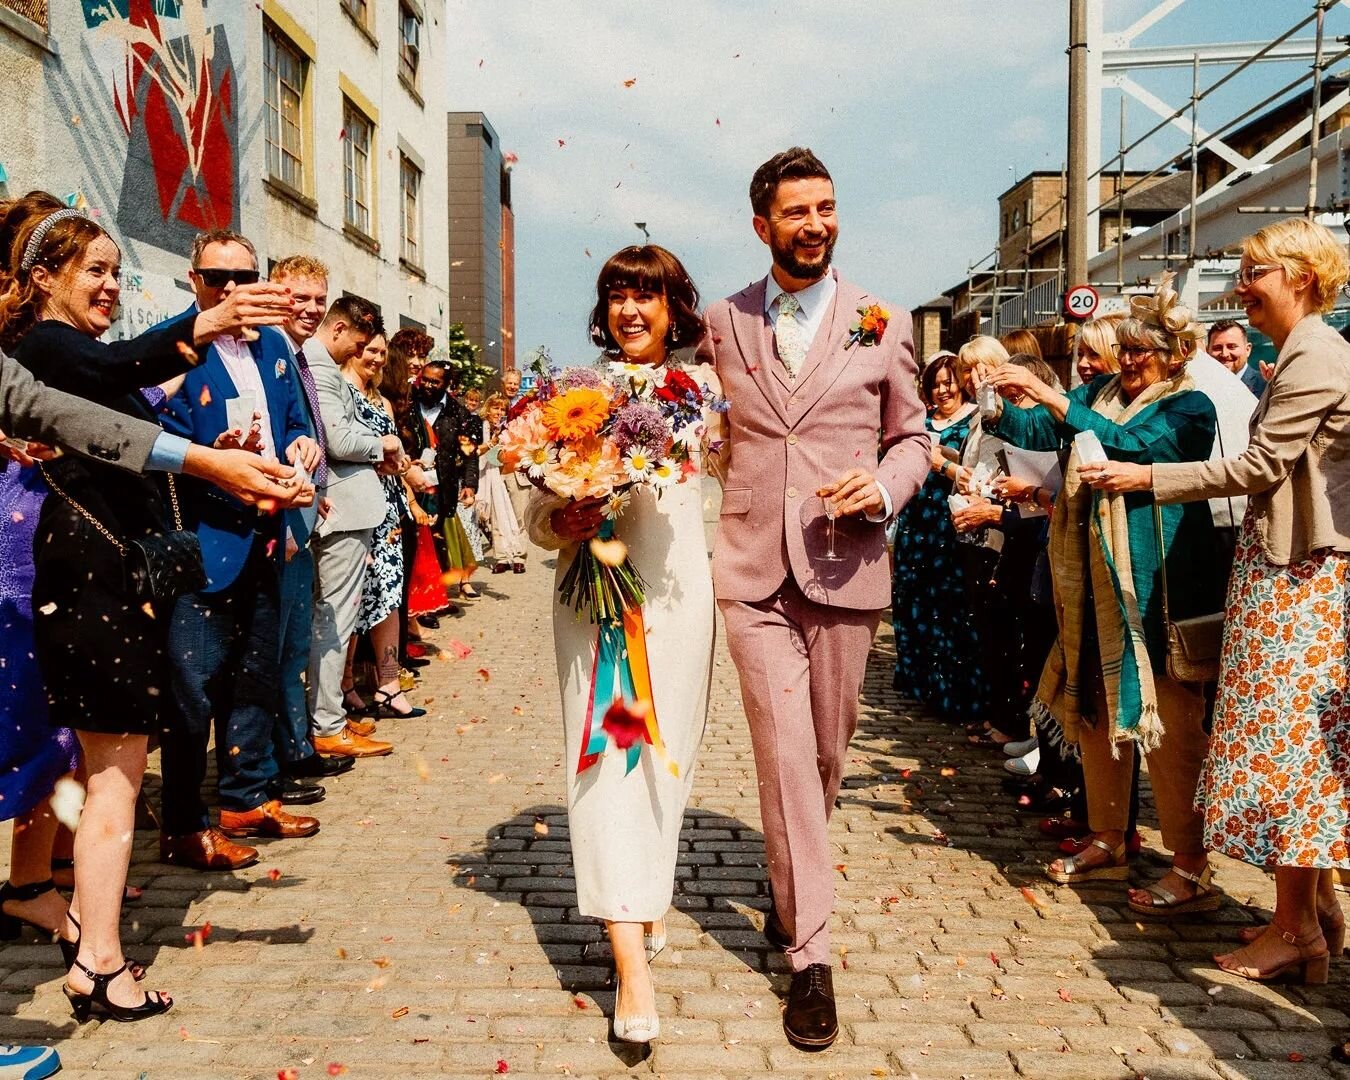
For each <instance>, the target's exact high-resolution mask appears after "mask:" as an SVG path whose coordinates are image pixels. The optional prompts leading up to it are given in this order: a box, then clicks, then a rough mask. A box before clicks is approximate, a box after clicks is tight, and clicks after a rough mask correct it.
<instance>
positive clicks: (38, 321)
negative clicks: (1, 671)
mask: <svg viewBox="0 0 1350 1080" xmlns="http://www.w3.org/2000/svg"><path fill="white" fill-rule="evenodd" d="M0 236H2V237H4V238H5V239H6V240H7V241H8V242H9V243H8V250H6V251H4V252H3V253H0V254H3V256H5V266H4V267H3V269H0V346H3V347H4V348H5V349H7V350H13V352H14V355H15V357H16V358H17V359H18V360H19V362H20V363H22V364H23V365H24V366H25V367H27V368H28V369H29V370H30V371H32V372H33V373H34V374H35V375H36V376H37V377H38V378H40V379H41V380H42V381H43V382H45V383H47V384H48V385H50V386H53V387H56V388H58V389H61V390H65V391H67V392H69V393H72V394H77V395H79V396H81V397H84V398H88V399H90V400H93V401H97V402H99V403H100V404H102V405H106V406H108V407H110V408H113V409H116V410H118V411H120V412H124V413H126V414H128V415H130V416H135V417H138V418H141V419H147V420H153V419H154V414H153V412H152V411H151V410H150V409H149V407H148V406H147V404H146V401H145V399H144V398H143V397H142V396H141V394H140V393H139V388H141V387H151V386H154V385H155V384H157V383H160V382H164V381H166V380H168V379H171V378H173V377H174V376H176V375H178V374H181V373H182V372H184V371H186V370H187V369H188V368H189V367H190V366H192V365H193V364H195V363H197V362H198V359H199V356H198V351H197V350H198V349H201V348H204V347H205V346H206V345H207V344H208V343H209V342H210V341H211V340H212V339H213V338H214V337H215V336H217V335H218V334H221V333H230V332H238V331H239V330H241V329H242V328H244V327H247V326H257V325H265V324H275V323H279V322H281V321H283V320H284V319H285V317H286V313H287V312H288V311H289V307H290V301H289V298H288V297H287V295H286V293H285V290H284V289H282V288H281V287H279V286H272V285H255V286H250V287H246V288H242V289H237V290H235V292H234V294H232V295H231V297H230V298H229V299H227V300H226V301H225V302H224V303H222V304H220V305H219V306H217V307H215V308H212V309H211V310H210V311H208V312H205V313H203V314H200V315H197V316H196V318H195V319H193V318H184V319H182V320H180V321H178V322H176V323H173V324H171V325H169V326H167V327H164V328H162V329H159V330H155V331H151V332H150V333H147V334H144V335H142V336H141V337H139V338H135V339H133V340H131V341H120V342H113V343H111V344H106V345H105V344H102V343H100V342H99V341H98V340H97V339H98V338H99V336H100V335H102V334H103V333H105V332H106V331H107V330H108V328H109V326H110V324H111V321H112V312H113V308H114V306H115V304H116V301H117V296H118V292H119V286H118V273H119V270H120V265H121V253H120V252H119V251H118V248H117V245H116V244H115V243H113V241H112V239H111V238H110V237H109V236H108V235H107V233H105V232H104V231H103V230H102V229H101V228H100V227H99V226H98V225H97V224H95V223H94V222H93V221H90V220H89V219H88V218H86V217H84V216H83V215H82V214H80V213H78V212H76V211H72V210H68V209H67V208H66V207H64V205H63V204H62V203H60V202H59V201H57V200H56V199H55V198H54V197H52V196H50V195H47V194H46V193H43V192H33V193H30V194H29V195H27V196H25V197H24V198H23V199H20V200H17V201H15V202H12V203H8V204H0ZM44 475H45V477H46V479H47V483H48V486H49V487H50V489H51V491H50V494H49V495H48V496H47V498H46V500H45V501H44V503H43V507H42V513H41V517H40V518H39V521H38V529H37V536H36V538H35V541H34V561H35V566H36V574H35V579H34V584H33V610H34V621H35V626H34V637H35V641H36V651H37V658H38V664H39V667H40V669H41V673H42V677H43V680H44V682H45V683H46V687H47V697H48V702H49V705H50V715H51V722H52V723H54V724H60V725H64V726H67V727H71V728H74V729H75V730H76V732H77V734H78V736H79V740H80V747H81V750H82V752H83V756H84V762H85V770H86V772H87V774H88V787H87V792H86V801H85V805H84V811H83V815H82V816H81V819H80V824H79V828H78V829H77V831H76V834H75V894H74V897H73V898H72V900H71V904H70V912H69V915H68V922H69V925H68V926H67V927H66V930H65V932H64V933H63V935H62V940H63V941H64V942H66V943H67V944H66V945H65V947H64V951H66V952H67V958H68V960H69V961H70V972H69V974H68V975H67V978H66V985H65V992H66V996H67V997H68V998H69V999H70V1001H71V1005H72V1007H73V1009H74V1011H75V1015H76V1017H77V1018H78V1019H84V1018H85V1017H86V1016H87V1015H88V1014H89V1012H90V1009H91V1006H94V1005H97V1006H99V1007H100V1008H101V1009H102V1011H104V1012H106V1013H107V1014H108V1015H110V1016H111V1017H112V1018H113V1019H116V1020H139V1019H142V1018H144V1017H147V1016H153V1015H156V1014H158V1013H161V1012H164V1011H165V1010H167V1009H168V1008H169V1007H170V1006H171V1004H172V1001H171V999H170V998H169V997H168V996H167V995H164V994H160V993H158V992H154V991H152V992H150V993H146V992H144V991H142V990H141V989H140V988H139V987H137V986H136V985H135V983H134V981H133V973H132V971H130V970H128V969H129V964H128V962H127V961H126V959H125V958H124V957H123V954H122V947H121V942H120V939H119V933H118V922H119V918H120V914H121V902H122V894H123V886H124V885H125V883H126V874H127V867H128V864H129V861H130V856H131V838H132V832H133V829H134V827H135V803H136V795H137V792H138V791H139V790H140V785H141V778H142V776H143V774H144V772H145V759H146V751H147V743H148V736H149V735H151V734H152V733H158V732H160V731H162V730H164V727H165V725H166V724H167V723H168V722H169V720H170V717H169V712H168V710H169V706H168V704H167V703H168V700H169V696H168V694H167V692H166V691H167V689H168V686H169V675H168V670H167V658H166V655H165V631H166V629H167V625H168V617H167V616H168V612H167V611H160V610H156V607H155V605H154V604H153V603H152V602H150V601H147V600H145V599H144V598H142V597H138V596H136V595H135V594H134V593H133V591H132V589H131V587H130V585H129V581H128V575H127V569H126V564H125V562H124V560H123V556H122V554H121V553H120V552H119V550H118V546H119V544H121V545H125V544H127V543H130V542H132V541H137V540H141V539H144V538H145V537H147V536H149V535H152V534H155V533H163V532H165V531H166V530H168V529H169V528H171V527H172V526H171V524H170V522H169V515H168V514H167V513H166V507H165V501H164V499H163V496H162V494H161V488H160V484H159V483H158V482H157V481H155V480H152V479H149V478H147V477H145V476H141V475H133V474H131V473H128V472H124V471H122V470H120V469H117V468H114V467H112V466H111V465H107V464H104V463H102V462H99V461H95V460H91V459H84V458H77V457H62V458H59V459H57V460H55V461H52V462H49V463H48V464H46V465H45V466H44Z"/></svg>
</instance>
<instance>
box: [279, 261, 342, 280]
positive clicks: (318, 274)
mask: <svg viewBox="0 0 1350 1080" xmlns="http://www.w3.org/2000/svg"><path fill="white" fill-rule="evenodd" d="M269 277H270V278H271V279H272V280H273V281H284V280H285V279H286V278H320V279H321V280H323V281H325V282H326V281H327V280H328V267H327V266H325V265H324V264H323V263H321V262H320V261H319V260H318V259H316V258H315V257H314V256H313V255H287V256H286V257H285V258H284V259H281V260H279V261H278V262H277V263H276V265H274V266H273V267H272V273H271V274H270V275H269Z"/></svg>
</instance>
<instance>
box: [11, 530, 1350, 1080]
mask: <svg viewBox="0 0 1350 1080" xmlns="http://www.w3.org/2000/svg"><path fill="white" fill-rule="evenodd" d="M552 565H553V564H552V559H551V558H550V557H548V556H547V555H544V554H543V553H539V552H535V553H534V555H533V557H532V559H531V562H530V571H529V573H528V574H527V575H525V576H515V575H509V574H508V575H502V576H491V575H487V574H481V575H480V576H479V583H480V587H481V588H482V590H483V593H484V596H483V598H482V599H479V600H476V601H472V602H470V603H469V604H468V605H466V610H465V613H464V615H463V616H462V617H460V618H455V619H452V618H447V619H445V620H443V622H442V626H441V629H440V630H439V631H436V632H435V633H432V634H429V637H430V639H431V640H434V641H435V642H436V643H438V644H439V645H440V646H441V648H442V649H443V650H445V654H446V655H445V657H443V658H442V659H441V660H440V661H438V662H436V663H433V664H432V665H431V666H430V667H428V668H426V669H425V672H426V677H425V678H424V680H423V683H422V686H421V687H420V688H419V690H418V691H417V693H416V694H415V695H413V699H414V701H415V703H417V704H424V705H425V706H426V708H427V709H428V710H429V713H430V714H429V715H428V716H427V717H426V718H424V719H419V720H412V721H406V722H399V721H386V722H384V723H382V724H381V731H380V736H381V738H390V739H392V740H393V741H394V742H395V743H396V744H397V751H396V753H395V754H394V755H393V756H391V757H387V758H383V759H373V760H367V761H363V762H361V763H359V764H358V765H357V767H356V769H355V770H354V771H352V772H351V773H349V774H347V775H346V776H344V777H341V778H339V779H337V780H335V781H331V782H329V784H328V787H329V794H328V798H327V800H326V801H324V802H323V803H321V804H319V805H318V807H317V808H314V809H316V811H317V816H318V817H319V818H320V819H321V821H322V823H323V828H322V831H321V832H320V833H319V835H318V836H317V837H315V838H313V839H311V840H292V841H270V842H269V841H263V842H262V846H263V849H264V853H263V857H262V861H261V862H260V863H259V864H258V865H257V866H255V867H252V868H249V869H247V870H244V871H242V872H240V873H237V874H200V873H195V872H190V871H183V870H180V869H176V868H171V867H166V866H161V865H159V864H158V863H157V862H156V861H155V855H156V850H155V840H156V838H155V835H154V834H153V833H151V832H148V831H147V832H141V833H138V835H137V843H136V855H135V858H134V861H133V865H132V868H131V878H130V880H131V882H132V883H133V884H137V885H141V886H143V887H145V889H146V895H145V898H144V899H143V900H142V901H141V902H140V903H139V904H135V905H132V906H130V907H128V909H127V912H126V918H125V935H124V940H125V942H126V944H127V946H128V951H129V952H131V953H132V955H134V956H135V957H136V958H137V959H140V960H142V961H147V962H149V961H152V962H153V965H154V966H153V968H152V969H151V973H150V976H149V980H148V982H147V985H149V986H162V987H164V988H165V989H167V990H169V991H170V992H171V993H172V994H173V996H174V998H175V1000H176V1005H175V1008H174V1009H173V1011H172V1012H171V1013H170V1014H169V1015H167V1016H166V1017H163V1018H161V1019H157V1020H152V1021H149V1022H145V1023H140V1024H136V1025H134V1026H122V1025H118V1024H115V1023H110V1022H109V1023H103V1024H98V1023H96V1022H91V1023H88V1024H85V1025H83V1026H77V1025H76V1024H75V1023H74V1021H73V1020H72V1019H71V1017H70V1013H69V1010H68V1008H67V1005H66V1001H65V999H64V997H63V996H62V995H61V992H60V979H61V976H62V972H61V971H60V970H59V956H58V953H57V950H56V949H55V947H54V946H51V945H48V944H45V943H38V942H37V939H36V938H35V937H34V936H33V935H31V934H28V935H25V937H24V939H23V940H22V941H21V942H16V943H7V944H5V945H3V947H0V977H3V994H0V1000H2V1001H3V1009H2V1010H0V1011H3V1014H4V1019H3V1021H0V1026H2V1028H3V1030H0V1037H2V1038H3V1039H4V1040H5V1041H46V1040H54V1041H56V1043H57V1044H58V1045H59V1047H60V1051H61V1054H62V1057H63V1059H64V1061H65V1066H66V1071H65V1072H64V1073H63V1074H62V1075H63V1076H69V1077H71V1078H72V1080H73V1078H83V1077H93V1076H99V1077H104V1076H112V1077H127V1078H132V1080H135V1078H138V1077H145V1078H148V1080H161V1078H162V1080H188V1078H194V1077H219V1078H244V1077H256V1078H263V1080H271V1078H273V1077H276V1076H278V1074H279V1070H281V1075H282V1076H287V1077H289V1076H294V1077H297V1078H299V1080H311V1078H313V1080H317V1078H320V1077H326V1076H330V1075H345V1076H347V1077H349V1078H350V1080H364V1078H368V1077H369V1078H376V1077H379V1078H391V1077H409V1076H455V1077H459V1076H463V1077H485V1076H490V1075H495V1074H506V1073H508V1072H509V1075H510V1076H511V1077H520V1078H533V1077H560V1076H572V1077H585V1076H616V1075H621V1074H624V1073H625V1072H629V1071H631V1072H632V1073H634V1074H637V1075H651V1076H663V1077H667V1078H669V1080H675V1078H693V1077H696V1076H708V1077H713V1076H715V1077H744V1076H759V1075H763V1074H764V1073H766V1072H768V1071H770V1070H775V1071H783V1072H789V1073H795V1074H804V1073H810V1074H812V1075H820V1076H832V1077H841V1078H855V1077H870V1076H877V1077H882V1076H897V1077H909V1076H915V1077H921V1078H928V1077H935V1078H937V1077H958V1076H968V1077H972V1078H975V1077H1007V1076H1014V1075H1017V1076H1023V1077H1028V1078H1047V1080H1049V1078H1055V1077H1066V1078H1067V1077H1084V1078H1086V1077H1093V1078H1105V1080H1112V1078H1116V1077H1120V1078H1133V1077H1136V1076H1148V1077H1152V1078H1153V1080H1183V1078H1185V1080H1190V1078H1195V1080H1200V1078H1205V1080H1239V1078H1249V1080H1267V1078H1269V1080H1302V1078H1308V1080H1312V1078H1322V1077H1327V1076H1336V1077H1350V1070H1346V1069H1341V1068H1339V1067H1337V1066H1335V1065H1333V1064H1331V1063H1330V1061H1329V1059H1328V1056H1327V1055H1328V1050H1329V1046H1330V1043H1331V1036H1332V1035H1334V1034H1339V1033H1340V1032H1341V1031H1343V1030H1344V1029H1345V1028H1346V1027H1350V1019H1348V1018H1347V1016H1346V1015H1345V1013H1346V1011H1350V961H1347V960H1339V961H1333V966H1332V977H1331V984H1330V985H1328V986H1325V987H1317V988H1308V989H1301V988H1279V987H1274V988H1271V987H1262V986H1257V985H1254V984H1249V983H1244V982H1241V981H1240V980H1238V979H1236V978H1233V977H1229V976H1226V975H1222V974H1221V973H1219V972H1218V971H1217V970H1216V969H1215V968H1214V966H1213V965H1212V963H1211V962H1210V960H1209V957H1210V955H1211V953H1213V952H1215V951H1218V950H1220V949H1221V948H1226V947H1228V946H1229V944H1230V943H1231V942H1232V941H1233V940H1234V936H1235V932H1236V930H1237V928H1238V927H1239V926H1241V925H1246V924H1248V923H1249V922H1250V921H1251V920H1252V919H1253V918H1254V916H1255V914H1256V913H1265V912H1268V911H1269V908H1270V906H1271V904H1272V903H1273V888H1272V886H1271V884H1270V882H1269V881H1268V880H1267V879H1266V877H1265V876H1264V875H1263V874H1261V873H1258V872H1255V871H1253V870H1251V869H1250V868H1247V867H1243V866H1240V865H1238V864H1235V863H1232V862H1230V861H1227V860H1223V859H1220V860H1219V861H1220V863H1221V865H1220V867H1219V882H1220V884H1221V886H1222V887H1223V888H1224V890H1225V891H1226V892H1227V893H1228V894H1229V895H1230V897H1232V898H1233V899H1234V900H1236V901H1241V902H1246V901H1248V899H1249V898H1254V901H1255V904H1254V907H1253V908H1252V909H1251V911H1252V914H1249V913H1248V912H1247V911H1245V910H1244V909H1243V908H1241V907H1239V906H1238V904H1237V903H1229V904H1227V905H1226V906H1225V907H1224V908H1223V909H1222V911H1221V912H1220V913H1219V915H1218V916H1217V917H1215V918H1214V919H1213V920H1211V921H1201V922H1194V923H1181V924H1178V925H1175V926H1167V925H1161V924H1159V925H1146V924H1143V923H1140V922H1138V921H1136V919H1135V918H1134V916H1132V915H1131V914H1130V913H1129V910H1128V908H1127V906H1126V903H1125V893H1124V889H1123V887H1121V886H1119V885H1114V884H1106V885H1104V886H1102V887H1098V888H1084V889H1079V890H1076V891H1075V890H1072V889H1067V888H1058V889H1056V888H1054V887H1053V886H1051V885H1049V884H1048V883H1047V882H1046V881H1045V879H1044V877H1043V875H1042V874H1041V872H1040V869H1041V865H1042V864H1043V863H1044V862H1045V861H1046V860H1048V859H1049V858H1051V857H1053V851H1052V847H1051V843H1050V842H1049V841H1045V840H1043V838H1041V837H1040V835H1039V834H1038V833H1037V831H1036V828H1035V824H1036V819H1035V818H1034V817H1032V816H1029V815H1026V816H1022V817H1018V816H1016V815H1015V814H1014V813H1013V812H1012V810H1011V806H1010V799H1009V797H1008V796H1007V795H1006V794H1005V793H1004V792H1003V791H1002V789H1001V788H1000V784H999V780H1000V778H1001V777H1002V776H1003V775H1004V774H1003V771H1002V769H1001V768H1000V767H999V761H998V760H996V758H995V755H994V753H993V752H991V751H989V750H983V749H976V748H972V747H969V746H967V745H966V744H965V741H964V736H963V735H962V734H959V733H957V732H955V731H953V729H951V728H949V727H947V726H945V725H941V724H938V723H937V722H935V721H933V720H932V719H931V718H926V717H925V716H923V715H921V714H919V713H917V712H915V711H914V710H912V709H910V708H907V707H906V706H905V705H904V704H903V703H901V702H898V701H897V700H895V698H894V695H893V693H892V692H891V689H890V683H891V677H890V672H891V663H892V657H893V644H892V639H891V635H890V631H889V626H887V625H885V624H883V631H882V633H881V634H880V635H879V637H878V640H877V642H876V645H875V648H874V651H873V658H872V664H871V669H870V671H869V676H868V680H867V685H866V689H865V703H864V705H865V707H864V714H863V725H862V729H861V730H860V731H859V733H858V736H857V738H856V739H855V740H854V743H853V752H852V759H851V763H850V766H849V773H848V779H847V780H846V782H845V790H844V792H843V793H842V795H841V798H840V803H839V808H838V812H837V813H836V815H835V817H834V827H833V832H834V840H835V843H836V845H837V847H836V861H837V865H836V867H835V870H836V875H837V889H838V913H837V916H836V921H835V926H834V941H835V946H836V949H837V952H838V953H839V955H838V956H837V957H836V972H835V987H836V991H837V993H838V999H839V1001H838V1003H839V1012H840V1020H841V1026H842V1031H841V1035H840V1038H839V1040H838V1042H837V1043H836V1045H835V1046H834V1048H833V1049H831V1050H830V1051H828V1052H826V1053H823V1054H817V1055H806V1054H802V1053H799V1052H797V1051H796V1050H793V1049H791V1048H790V1047H789V1046H788V1044H787V1043H786V1041H785V1039H784V1037H783V1034H782V1028H781V1024H780V1021H779V994H780V993H782V992H784V991H785V989H786V984H787V978H786V976H785V974H784V972H785V965H784V964H783V962H782V960H781V958H780V957H779V956H778V955H777V954H775V953H773V952H772V951H770V950H768V948H767V946H766V944H765V942H764V940H763V938H762V936H761V934H760V928H761V927H762V925H763V910H764V908H765V906H766V904H767V900H766V897H765V881H764V872H763V869H762V862H763V848H762V841H761V836H760V833H759V831H758V830H759V812H758V807H757V803H756V784H755V776H754V768H753V762H752V758H751V753H750V744H749V739H748V736H747V733H746V730H745V725H744V721H743V718H742V716H741V712H740V707H739V702H738V694H737V690H736V680H735V672H734V670H733V668H732V666H731V662H730V660H729V659H728V658H727V656H726V652H725V646H724V643H723V642H719V646H718V656H717V663H716V668H715V672H714V685H713V701H712V708H711V714H710V722H709V730H708V734H707V738H706V740H705V744H704V751H703V755H702V759H701V763H700V766H699V773H698V776H697V779H696V784H695V789H694V797H693V801H692V805H691V806H690V809H689V812H688V816H687V818H686V822H685V826H686V827H685V842H684V843H683V844H682V847H683V849H684V854H683V856H682V858H681V867H680V871H679V878H678V881H677V889H676V897H675V906H676V909H677V910H676V911H675V912H673V913H672V916H671V919H670V945H669V947H668V948H667V950H666V951H665V952H664V953H663V954H662V955H661V956H660V957H659V958H658V960H657V961H656V963H655V964H654V977H655V980H656V985H657V990H658V996H659V1001H660V1010H661V1014H662V1035H663V1037H662V1039H661V1041H660V1042H659V1043H658V1044H656V1045H655V1047H654V1048H653V1049H652V1050H651V1052H650V1053H648V1054H646V1055H645V1056H644V1055H643V1054H642V1053H640V1052H638V1051H637V1050H632V1051H630V1050H629V1049H627V1048H622V1047H620V1046H619V1045H618V1044H611V1043H609V1042H608V1040H607V1034H608V1030H609V1026H608V1020H607V1018H606V1017H607V1014H608V1012H609V1010H610V1007H611V1002H612V989H611V986H610V974H611V968H610V964H609V957H608V946H607V945H606V944H605V942H604V940H603V938H604V935H603V931H602V928H601V927H600V926H599V925H598V924H596V923H593V922H590V921H588V920H583V919H581V918H580V917H579V916H578V915H577V913H576V910H575V907H574V897H573V893H572V880H571V870H570V861H569V854H568V837H567V824H566V817H565V813H564V809H563V805H562V790H563V763H562V761H561V758H560V747H561V732H560V729H559V722H558V719H557V693H556V680H555V676H554V672H553V659H552V646H551V631H550V622H549V618H550V616H549V605H550V602H551V587H552V580H553V575H552ZM465 647H467V649H471V650H472V652H471V653H470V652H467V649H466V648H465ZM461 654H462V655H461ZM157 769H158V765H157V759H156V761H154V762H152V770H156V771H157ZM1145 820H1146V821H1147V822H1148V823H1149V825H1150V826H1152V825H1153V824H1154V820H1153V817H1152V813H1151V809H1149V810H1147V811H1146V813H1145ZM1158 850H1159V848H1158V836H1157V833H1156V831H1153V829H1152V828H1150V829H1149V830H1148V831H1147V832H1146V833H1145V855H1144V856H1143V857H1142V858H1140V859H1139V860H1137V861H1136V870H1135V877H1136V879H1147V878H1150V877H1155V876H1160V875H1161V873H1162V865H1161V863H1160V862H1159V861H1158V859H1157V858H1156V855H1157V853H1158ZM1151 855H1152V856H1154V857H1152V858H1151V857H1150V856H1151ZM208 923H209V924H210V931H209V934H206V933H204V934H203V935H202V937H203V940H202V941H201V943H200V944H198V943H196V942H194V941H193V940H192V939H193V934H192V932H193V931H194V930H197V929H203V928H205V927H206V925H207V924H208ZM843 969H846V970H843ZM285 1070H293V1072H290V1071H285Z"/></svg>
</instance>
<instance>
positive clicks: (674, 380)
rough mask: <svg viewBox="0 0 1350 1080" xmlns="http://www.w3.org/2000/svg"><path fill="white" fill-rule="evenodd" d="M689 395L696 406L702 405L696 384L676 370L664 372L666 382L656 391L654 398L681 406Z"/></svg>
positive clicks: (701, 395)
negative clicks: (691, 395)
mask: <svg viewBox="0 0 1350 1080" xmlns="http://www.w3.org/2000/svg"><path fill="white" fill-rule="evenodd" d="M690 394H693V395H694V401H695V402H696V403H697V404H699V405H702V404H703V394H702V393H700V392H699V388H698V383H696V382H694V380H693V379H691V378H690V377H689V376H688V375H687V374H685V373H684V372H683V371H680V370H679V369H678V368H671V369H669V370H668V371H667V372H666V381H665V382H664V383H663V384H662V385H661V386H659V387H657V389H656V396H657V397H659V398H660V399H661V400H662V401H671V402H675V403H676V404H682V403H683V402H684V401H686V400H687V399H688V397H689V395H690Z"/></svg>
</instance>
